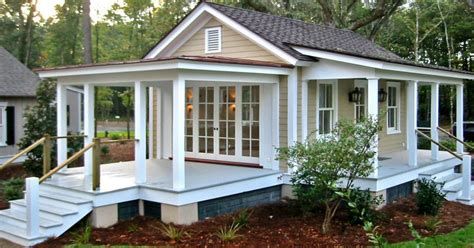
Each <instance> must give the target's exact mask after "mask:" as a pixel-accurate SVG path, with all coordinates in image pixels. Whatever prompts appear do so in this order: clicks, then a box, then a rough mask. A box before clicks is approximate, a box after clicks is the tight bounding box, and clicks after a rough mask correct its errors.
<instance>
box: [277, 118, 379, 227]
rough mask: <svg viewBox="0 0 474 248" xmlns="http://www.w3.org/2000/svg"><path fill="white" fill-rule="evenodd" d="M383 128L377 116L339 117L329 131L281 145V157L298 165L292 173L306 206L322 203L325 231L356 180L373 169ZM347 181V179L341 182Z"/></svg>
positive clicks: (289, 163) (299, 196) (307, 207)
mask: <svg viewBox="0 0 474 248" xmlns="http://www.w3.org/2000/svg"><path fill="white" fill-rule="evenodd" d="M379 130H380V126H379V123H378V122H377V121H376V119H374V118H368V119H365V120H362V121H360V122H358V123H357V124H356V123H354V122H353V121H340V122H338V123H337V125H336V127H335V128H334V129H333V130H332V131H331V133H330V134H328V135H324V136H318V135H316V136H314V137H313V136H310V137H308V138H307V139H306V140H305V141H304V142H297V143H296V144H295V145H294V146H292V147H289V148H279V149H278V152H279V154H278V159H279V160H284V161H286V162H287V163H288V166H289V167H290V168H295V170H294V173H293V174H292V177H291V182H292V184H293V192H295V194H296V196H297V198H298V200H299V201H301V206H302V207H303V210H311V209H315V208H317V207H319V206H323V208H322V209H324V211H325V213H324V221H323V224H322V227H321V229H322V233H327V232H328V231H330V228H331V222H332V219H333V218H334V216H335V215H336V213H337V212H338V210H339V207H340V206H341V203H343V202H344V200H345V199H347V194H348V193H349V192H350V190H351V189H353V188H354V180H355V179H356V178H359V177H367V176H369V175H370V173H372V171H373V169H374V168H373V158H374V156H375V152H374V149H373V148H375V147H374V142H373V141H374V139H375V137H376V134H377V133H378V131H379ZM342 181H344V183H341V182H342Z"/></svg>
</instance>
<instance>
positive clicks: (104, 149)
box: [100, 146, 110, 156]
mask: <svg viewBox="0 0 474 248" xmlns="http://www.w3.org/2000/svg"><path fill="white" fill-rule="evenodd" d="M100 153H102V155H103V156H107V155H108V154H109V153H110V147H109V146H101V147H100Z"/></svg>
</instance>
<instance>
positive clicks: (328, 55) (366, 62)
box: [293, 46, 474, 80]
mask: <svg viewBox="0 0 474 248" xmlns="http://www.w3.org/2000/svg"><path fill="white" fill-rule="evenodd" d="M293 49H295V50H296V51H298V52H299V53H301V54H304V55H307V56H311V57H316V58H322V59H328V60H334V61H339V62H343V63H348V64H355V65H361V66H366V67H372V68H375V69H380V70H389V71H398V72H405V73H413V74H423V75H431V76H439V77H448V78H457V79H470V80H474V75H469V74H465V73H460V72H453V71H443V70H437V69H430V68H422V67H418V66H412V65H402V64H397V63H391V62H384V61H378V60H373V59H366V58H359V57H356V56H351V55H345V54H338V53H334V52H327V51H321V50H317V49H312V48H306V47H298V46H293Z"/></svg>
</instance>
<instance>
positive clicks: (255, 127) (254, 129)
mask: <svg viewBox="0 0 474 248" xmlns="http://www.w3.org/2000/svg"><path fill="white" fill-rule="evenodd" d="M259 131H260V130H259V125H258V122H254V123H252V139H258V138H259Z"/></svg>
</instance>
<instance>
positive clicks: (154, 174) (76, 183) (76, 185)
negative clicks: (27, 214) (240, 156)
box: [46, 159, 280, 194]
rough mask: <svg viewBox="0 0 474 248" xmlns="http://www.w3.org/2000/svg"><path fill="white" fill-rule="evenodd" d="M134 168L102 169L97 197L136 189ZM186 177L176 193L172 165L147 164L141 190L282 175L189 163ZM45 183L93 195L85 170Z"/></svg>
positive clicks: (68, 172)
mask: <svg viewBox="0 0 474 248" xmlns="http://www.w3.org/2000/svg"><path fill="white" fill-rule="evenodd" d="M134 164H135V162H134V161H130V162H120V163H112V164H103V165H101V180H100V181H101V184H100V189H99V190H98V191H96V192H94V193H98V194H100V193H106V192H111V191H116V190H122V189H126V188H131V187H135V186H137V185H136V183H135V166H134ZM185 173H186V174H185V175H186V183H185V189H183V190H180V191H175V190H173V172H172V161H171V160H164V159H163V160H147V183H146V184H142V185H140V186H145V187H147V188H153V189H157V190H166V191H174V192H184V191H190V190H197V189H201V188H207V187H213V186H218V185H223V184H227V183H232V182H239V181H244V180H249V179H254V178H259V177H265V176H269V175H276V174H280V172H279V171H274V170H269V169H259V168H247V167H239V166H227V165H217V164H207V163H198V162H186V166H185ZM46 182H47V183H48V184H52V185H57V186H62V187H68V188H70V189H75V190H79V191H85V192H93V191H92V190H91V186H90V185H91V184H90V178H86V179H84V173H83V167H78V168H69V169H67V170H66V171H64V172H63V173H61V174H59V175H56V176H54V177H53V178H52V179H50V180H47V181H46Z"/></svg>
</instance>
